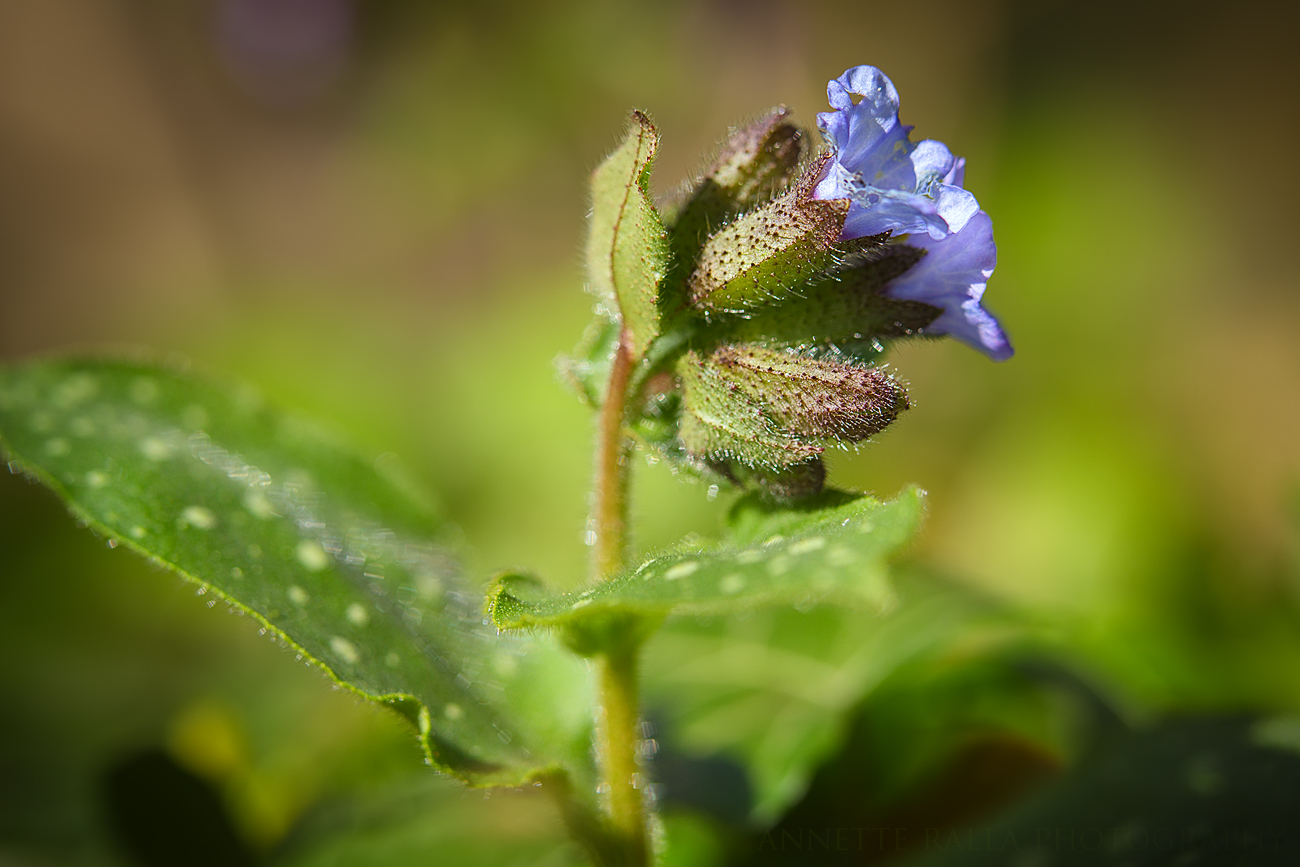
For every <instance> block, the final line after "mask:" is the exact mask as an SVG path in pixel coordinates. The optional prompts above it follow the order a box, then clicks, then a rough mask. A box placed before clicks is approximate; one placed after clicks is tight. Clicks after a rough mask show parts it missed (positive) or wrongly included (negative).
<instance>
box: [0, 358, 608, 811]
mask: <svg viewBox="0 0 1300 867" xmlns="http://www.w3.org/2000/svg"><path fill="white" fill-rule="evenodd" d="M0 439H2V440H3V444H4V446H5V448H6V449H7V450H8V451H9V453H10V456H11V462H10V469H11V470H12V471H25V472H27V473H28V474H30V475H32V476H35V477H36V478H38V479H39V480H40V481H42V482H44V483H45V484H46V485H48V486H49V487H50V488H51V489H53V490H54V491H55V493H56V494H58V495H59V496H60V497H61V498H62V499H63V500H65V501H66V503H67V505H68V506H69V508H70V509H71V510H72V511H73V513H74V514H75V515H76V516H77V517H78V518H79V519H80V520H81V521H82V522H84V523H85V524H87V525H89V526H90V527H91V528H93V529H94V530H95V531H97V532H98V533H100V534H102V535H104V536H107V537H108V538H109V540H110V543H111V544H121V545H123V546H125V547H128V548H132V549H134V550H136V551H138V552H140V553H141V554H144V555H145V556H147V557H149V558H150V559H152V560H153V561H154V562H156V563H158V564H159V565H161V566H164V567H166V568H168V569H171V570H174V571H176V572H178V573H180V574H181V575H182V576H184V577H185V578H187V579H189V580H191V581H194V582H196V583H197V584H199V592H200V593H201V594H206V595H208V596H209V598H210V600H211V601H210V603H209V604H215V603H216V602H217V601H218V600H224V601H225V602H227V603H229V604H230V605H232V606H233V607H234V608H235V609H236V610H237V611H239V612H241V613H245V614H249V615H251V616H252V617H253V618H254V619H255V620H257V621H259V622H260V623H261V624H262V628H263V630H264V631H266V630H269V631H271V632H272V633H273V634H274V635H276V636H278V637H279V638H280V640H282V641H283V642H284V643H286V644H288V645H291V646H293V647H294V648H295V649H296V650H297V651H298V652H299V653H301V654H302V655H303V656H304V657H306V658H307V659H308V660H309V661H311V662H314V663H316V664H318V665H320V666H321V667H322V668H324V669H325V670H326V671H327V672H328V673H329V674H330V675H331V676H332V677H334V678H335V679H336V680H337V681H338V682H339V683H341V684H343V685H344V686H346V687H348V688H350V689H353V690H355V691H356V692H358V693H360V694H362V695H363V696H365V697H367V698H369V699H372V700H374V701H377V702H380V703H383V704H385V705H388V706H390V707H392V708H394V709H396V710H398V711H399V712H400V713H402V714H403V715H405V716H406V717H407V718H408V719H410V720H411V721H412V722H413V723H414V724H415V725H416V726H417V727H418V728H419V731H420V735H421V740H422V742H423V744H424V746H425V748H426V751H427V754H428V757H429V759H430V761H431V762H432V763H433V764H435V765H436V766H438V767H439V768H441V769H443V770H445V771H448V772H450V773H452V774H455V775H456V776H458V777H460V778H461V779H463V780H465V781H467V782H471V783H474V784H482V785H494V784H518V783H521V782H524V781H526V780H528V779H532V778H535V777H536V776H538V775H539V774H541V773H544V772H547V771H548V770H551V769H556V768H560V767H565V768H569V769H571V770H574V771H576V773H577V775H578V777H579V779H583V780H585V779H586V776H587V775H588V774H590V768H589V764H590V763H589V760H588V759H587V754H588V749H589V748H588V744H589V732H588V728H589V724H588V721H587V720H586V719H585V715H586V714H585V710H584V709H583V701H584V700H585V697H586V696H588V695H589V691H590V684H589V683H588V676H587V674H586V672H585V671H584V670H583V669H582V668H581V667H580V665H579V664H578V663H577V662H576V660H573V659H571V658H570V657H568V656H567V654H565V653H564V652H563V651H562V650H560V649H559V648H557V647H556V646H555V645H554V644H553V643H551V642H549V641H547V640H546V639H545V638H544V637H541V636H533V637H531V638H530V639H528V640H526V641H524V642H520V641H518V640H515V639H513V638H511V639H505V640H503V638H501V637H498V636H497V635H496V633H495V631H494V630H491V629H490V628H487V627H485V626H484V625H483V624H482V622H481V619H482V616H481V614H480V611H479V606H478V605H477V604H476V599H477V598H478V597H477V594H475V593H474V591H473V590H472V589H471V588H470V587H469V586H468V585H466V584H465V582H464V581H463V580H462V579H461V577H460V575H459V572H458V567H457V565H456V563H455V561H454V560H453V559H452V558H451V556H450V554H449V551H448V550H447V548H446V547H444V546H442V545H440V544H439V543H438V541H437V540H438V529H439V527H440V522H439V520H438V519H437V518H436V516H435V514H434V513H433V511H432V510H431V509H430V508H429V507H428V506H427V505H423V504H421V503H420V502H419V501H418V499H415V498H413V496H412V495H411V492H410V491H411V489H410V486H409V485H407V484H406V483H405V482H404V481H402V478H401V476H400V475H398V474H397V473H396V472H395V471H394V469H393V468H392V467H391V465H390V464H388V463H385V462H377V463H374V462H371V461H369V460H365V459H363V458H361V457H359V456H358V455H357V454H355V453H354V452H353V451H351V450H350V449H349V448H347V447H346V446H345V445H343V444H341V443H340V442H339V441H337V440H336V439H335V438H334V437H331V436H329V435H328V434H325V433H323V432H322V431H320V430H319V429H318V428H316V427H314V426H312V425H310V424H307V423H305V422H303V421H301V420H299V419H297V418H294V417H292V416H290V415H286V414H284V413H282V412H279V411H277V410H275V409H274V408H271V407H268V406H266V405H265V404H264V403H263V402H262V400H261V399H260V398H259V397H258V395H257V394H256V393H255V392H254V391H252V390H251V389H249V388H246V387H230V386H226V385H221V384H216V383H213V382H209V381H206V380H204V379H201V378H197V377H194V376H192V375H189V374H187V373H185V372H182V371H180V370H178V369H175V368H163V367H159V366H155V365H150V364H146V363H135V362H122V361H94V360H73V361H51V362H43V363H35V364H30V365H26V366H20V367H12V368H7V369H3V370H0ZM539 683H545V684H547V688H546V689H537V685H538V684H539ZM575 708H576V709H575Z"/></svg>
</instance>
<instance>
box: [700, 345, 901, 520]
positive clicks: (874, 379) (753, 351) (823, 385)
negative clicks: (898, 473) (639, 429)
mask: <svg viewBox="0 0 1300 867" xmlns="http://www.w3.org/2000/svg"><path fill="white" fill-rule="evenodd" d="M678 371H679V373H680V376H681V380H682V387H683V393H684V407H683V412H682V418H681V426H680V434H679V435H680V437H681V441H682V444H683V446H684V447H685V449H686V452H687V453H688V454H689V455H691V456H692V457H693V458H694V459H695V460H697V461H698V462H699V463H701V464H702V465H704V466H707V467H710V468H712V469H714V470H715V471H718V472H721V473H722V474H723V475H724V476H727V477H728V478H731V479H733V480H735V481H745V480H748V481H751V482H753V483H755V484H759V485H762V486H763V487H767V488H768V489H769V490H772V491H774V492H776V491H780V490H784V491H786V492H787V493H786V494H785V495H784V496H785V497H786V498H789V497H792V496H799V495H802V494H800V492H803V491H810V493H816V490H819V489H820V486H821V483H820V478H821V476H823V475H824V473H823V472H822V470H821V468H820V467H819V466H814V465H813V463H812V462H813V460H814V459H815V458H816V457H817V456H818V455H820V454H821V453H822V452H823V451H825V449H826V448H827V447H828V446H831V445H836V444H842V443H854V442H860V441H861V440H864V439H866V438H868V437H870V436H872V435H873V434H876V433H878V432H879V431H881V430H883V429H884V428H885V427H886V426H888V425H889V424H890V423H891V422H893V420H894V419H895V418H897V417H898V414H899V413H900V412H902V411H903V410H905V409H907V405H908V404H907V395H906V393H905V392H904V390H903V388H902V386H901V385H900V384H899V383H898V382H897V381H896V380H895V379H894V378H893V377H892V376H890V375H889V374H887V373H885V372H884V371H882V370H881V369H880V368H878V367H862V366H857V365H852V364H846V363H842V362H837V361H832V360H828V359H825V358H815V357H811V356H808V355H803V354H798V353H795V352H790V351H782V350H776V349H769V348H767V347H763V346H758V345H740V346H736V345H724V346H719V347H718V348H716V349H715V350H713V352H711V353H709V354H708V355H701V354H700V353H699V352H697V351H694V350H692V351H689V352H687V353H686V354H685V355H684V356H683V357H682V359H681V362H680V363H679V364H678ZM734 464H738V465H739V467H741V468H743V469H737V468H735V467H734V466H733V465H734ZM795 467H801V468H802V469H801V470H800V471H799V472H796V473H791V472H788V471H790V470H791V469H792V468H795ZM746 471H748V472H746ZM782 474H784V475H782Z"/></svg>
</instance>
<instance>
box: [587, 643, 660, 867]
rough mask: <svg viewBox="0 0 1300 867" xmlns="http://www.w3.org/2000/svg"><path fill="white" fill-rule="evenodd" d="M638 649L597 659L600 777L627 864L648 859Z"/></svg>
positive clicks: (636, 864) (640, 866)
mask: <svg viewBox="0 0 1300 867" xmlns="http://www.w3.org/2000/svg"><path fill="white" fill-rule="evenodd" d="M636 655H637V650H636V649H632V650H629V651H626V652H621V653H612V652H611V653H608V654H606V655H604V656H602V657H601V658H600V661H599V671H600V694H601V703H602V705H603V709H604V718H603V719H602V720H601V725H600V734H599V738H600V740H599V746H598V749H599V751H600V759H601V768H600V772H601V778H602V781H603V782H604V784H605V785H606V786H608V787H609V791H608V792H607V793H606V798H607V800H606V803H607V804H608V808H609V818H610V823H611V824H612V825H613V829H612V830H613V831H614V833H615V835H616V836H617V837H618V838H619V839H621V840H622V841H623V843H624V851H625V852H626V853H627V854H626V856H625V857H626V859H627V860H626V862H625V863H626V864H627V865H628V867H643V865H645V864H646V863H647V862H648V861H649V846H648V843H647V840H646V821H645V806H644V804H643V803H642V799H641V791H642V788H643V787H642V786H638V785H637V783H638V782H639V777H640V766H639V765H638V764H637V749H636V748H637V741H638V728H639V726H640V714H639V709H638V707H637V682H636V678H637V664H636V662H637V660H636Z"/></svg>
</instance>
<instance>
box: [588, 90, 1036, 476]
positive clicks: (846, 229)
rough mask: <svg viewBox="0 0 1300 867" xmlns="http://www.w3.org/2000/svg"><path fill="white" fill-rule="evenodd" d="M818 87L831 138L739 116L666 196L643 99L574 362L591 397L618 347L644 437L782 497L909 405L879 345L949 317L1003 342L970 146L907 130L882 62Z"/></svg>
mask: <svg viewBox="0 0 1300 867" xmlns="http://www.w3.org/2000/svg"><path fill="white" fill-rule="evenodd" d="M827 93H828V96H829V99H830V104H831V107H832V109H833V110H832V111H829V112H824V113H822V114H819V115H818V116H817V125H818V127H819V128H820V130H821V132H822V135H823V137H824V139H825V141H826V144H827V145H828V148H827V149H825V150H823V151H822V152H820V153H819V154H817V155H815V156H813V157H811V158H810V157H809V156H808V155H807V154H806V153H805V149H806V145H807V136H806V135H805V134H804V133H803V132H802V131H801V130H800V129H799V128H798V127H797V126H795V125H794V124H792V123H791V122H790V121H789V119H788V117H787V112H786V111H785V109H776V110H774V111H772V112H770V113H769V114H768V115H766V116H765V117H763V118H760V119H759V120H757V121H755V122H754V123H752V124H750V125H748V126H746V127H743V128H741V129H739V130H736V131H734V132H733V133H732V134H731V136H730V137H729V138H728V139H727V140H726V141H724V142H723V144H722V147H721V149H720V152H719V155H718V157H717V159H716V161H715V162H714V163H713V165H712V166H711V167H710V168H709V169H708V170H707V171H706V172H704V174H703V175H702V176H701V177H700V178H699V179H697V181H696V182H695V183H694V184H693V185H692V186H691V187H690V188H689V189H688V190H687V191H686V193H685V194H684V196H683V198H682V200H681V201H680V202H678V203H676V204H675V205H674V206H673V207H672V208H671V209H668V210H667V213H666V216H661V214H660V211H659V209H657V208H656V207H655V205H654V204H653V202H652V201H651V199H650V197H649V190H648V183H647V182H648V177H649V172H650V168H651V165H652V162H653V158H654V154H655V151H656V149H657V146H658V135H657V132H656V131H655V129H654V126H653V125H652V124H651V123H650V121H649V119H648V118H646V117H645V116H644V115H642V114H640V113H634V114H633V127H632V129H631V130H630V131H629V133H628V136H627V138H626V139H625V140H624V143H623V145H622V146H621V147H620V149H619V150H618V151H616V152H615V153H614V154H613V155H611V157H610V158H609V159H608V160H607V161H606V162H605V163H604V164H603V165H602V166H601V168H599V169H597V171H596V173H595V174H594V175H593V181H592V184H593V205H592V208H593V211H592V233H591V236H590V238H589V241H588V265H589V272H588V273H589V277H590V280H591V283H592V285H593V286H594V287H595V288H596V290H597V291H598V292H599V293H600V294H601V295H602V296H603V297H604V298H605V301H606V303H605V304H604V305H603V306H604V308H605V309H607V310H609V311H610V318H609V319H608V320H607V321H604V322H603V323H600V324H598V327H597V328H596V329H595V330H594V331H593V333H592V339H591V341H590V343H589V345H588V346H587V347H585V348H584V349H583V350H582V352H581V355H580V358H582V359H583V360H582V361H581V362H580V363H578V364H576V365H574V366H573V367H572V368H571V372H572V373H574V374H575V376H574V379H575V381H577V382H578V384H579V386H580V387H581V389H582V391H583V393H584V394H586V395H587V396H588V397H589V398H590V399H592V400H593V402H596V403H600V402H601V401H602V399H603V398H602V397H601V394H602V392H603V391H604V390H605V389H604V385H603V383H604V382H606V381H613V380H615V379H617V378H616V377H613V376H612V374H611V373H609V371H610V370H611V369H612V368H611V366H610V365H611V364H612V363H613V359H614V358H615V357H620V358H622V360H623V362H624V363H626V364H628V365H629V366H630V368H631V370H630V371H629V372H628V373H627V377H628V379H627V383H628V389H629V391H628V394H629V395H630V402H629V403H628V404H627V409H628V412H627V415H626V417H627V419H628V420H629V422H630V426H631V429H632V430H633V431H634V432H635V433H636V434H638V435H639V436H640V437H641V439H642V440H643V441H644V442H646V443H647V444H649V445H651V446H654V447H656V448H657V449H658V450H659V451H661V452H663V453H664V454H666V455H667V456H668V457H669V458H670V459H673V460H676V461H677V462H679V463H681V464H684V465H687V466H690V467H693V468H695V469H698V470H701V471H703V472H705V473H709V474H712V475H714V476H715V477H719V476H720V477H721V478H724V479H727V480H730V481H732V482H735V483H738V484H740V485H742V486H746V487H754V488H759V489H763V490H766V491H768V492H769V493H770V494H772V495H773V496H776V497H779V498H783V499H799V498H802V497H806V496H809V495H811V494H813V493H816V492H817V491H819V490H820V489H821V487H822V483H823V480H824V476H825V470H824V467H823V465H822V460H821V456H822V454H823V452H824V451H825V450H826V449H827V448H831V447H844V446H848V445H852V444H854V443H858V442H861V441H863V440H865V439H867V438H868V437H870V436H872V435H874V434H876V433H877V432H879V431H881V430H883V429H884V428H885V427H886V426H887V425H889V424H890V423H891V422H893V420H894V419H895V418H896V417H897V415H898V414H899V413H900V412H902V411H903V410H905V409H907V407H908V400H907V395H906V393H905V391H904V389H903V386H902V384H901V383H900V382H899V381H898V380H897V379H896V378H895V377H894V376H893V375H892V374H891V373H889V372H888V371H886V370H885V369H884V368H883V366H882V365H881V364H880V363H879V361H880V357H881V355H882V354H883V353H884V351H885V349H886V347H887V345H888V344H889V343H890V342H891V341H893V340H896V339H900V338H906V337H914V336H931V337H937V336H942V335H950V336H952V337H954V338H956V339H957V340H960V341H962V342H964V343H967V344H969V345H971V346H973V347H975V348H976V349H978V350H980V351H982V352H984V353H985V354H986V355H988V356H989V357H991V358H993V359H995V360H999V361H1001V360H1004V359H1006V358H1009V357H1010V356H1011V354H1012V350H1011V345H1010V342H1009V341H1008V340H1007V337H1006V335H1005V334H1004V333H1003V331H1002V328H1001V327H1000V326H999V325H998V322H997V320H996V319H994V318H993V316H992V315H991V314H989V312H988V311H987V310H985V309H984V308H983V306H982V303H981V302H982V298H983V293H984V289H985V286H986V285H987V282H988V279H989V277H990V276H991V275H992V273H993V268H994V264H995V262H996V258H997V252H996V248H995V246H994V243H993V229H992V221H991V220H990V219H989V216H988V215H987V214H986V213H984V211H982V210H980V207H979V203H978V202H977V201H976V199H975V196H974V195H972V194H971V193H970V192H969V191H967V190H966V189H965V188H964V187H963V181H964V177H963V176H964V171H965V160H963V159H961V158H958V157H955V156H954V155H953V154H952V152H951V151H950V150H949V149H948V148H947V147H946V146H945V145H944V144H942V143H941V142H937V141H929V140H927V141H921V142H915V143H914V142H912V141H911V140H910V138H909V133H910V132H911V127H908V126H905V125H903V124H902V123H900V122H899V119H898V104H899V101H898V93H897V91H896V90H895V89H894V85H893V83H892V82H890V80H889V79H888V78H887V77H886V76H885V75H884V74H883V73H882V72H880V70H878V69H876V68H874V67H871V66H859V67H855V68H853V69H850V70H848V71H846V72H845V73H844V74H843V75H841V76H840V77H839V78H837V79H835V80H833V81H831V82H830V83H829V85H828V87H827ZM855 97H857V99H856V101H855ZM620 352H621V353H622V355H621V356H620V355H618V353H620Z"/></svg>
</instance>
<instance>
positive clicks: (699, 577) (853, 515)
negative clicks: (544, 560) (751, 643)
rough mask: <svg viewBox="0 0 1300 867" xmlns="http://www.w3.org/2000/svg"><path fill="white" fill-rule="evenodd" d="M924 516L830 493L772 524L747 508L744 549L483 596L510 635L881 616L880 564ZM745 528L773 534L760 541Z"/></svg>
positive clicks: (658, 560)
mask: <svg viewBox="0 0 1300 867" xmlns="http://www.w3.org/2000/svg"><path fill="white" fill-rule="evenodd" d="M923 507H924V495H923V493H922V492H921V491H919V490H918V489H916V488H910V489H908V490H906V491H904V492H903V493H902V494H900V495H899V496H898V497H897V498H895V499H893V500H890V501H888V502H881V501H879V500H876V499H874V498H872V497H866V496H862V497H852V496H850V495H846V494H842V493H839V492H828V493H827V494H825V495H823V497H822V498H820V499H819V500H818V501H817V503H816V504H815V505H812V506H809V507H805V508H803V509H800V510H796V511H789V510H778V511H776V512H775V513H774V514H775V517H773V515H772V514H770V513H768V512H767V511H766V510H764V509H763V508H762V507H760V506H758V505H757V503H756V501H750V502H748V503H745V504H743V507H742V509H741V517H740V520H741V523H742V525H743V526H744V528H745V529H742V533H741V535H740V537H739V538H740V540H742V541H738V542H736V543H732V544H724V545H719V546H714V547H707V548H700V549H698V550H685V551H678V552H674V553H671V554H665V555H662V556H658V557H652V558H650V559H649V560H646V561H645V562H644V563H642V564H641V565H640V566H639V567H637V568H636V569H635V570H632V571H628V572H625V573H623V574H621V575H619V576H617V577H615V578H613V579H611V580H609V581H606V582H604V583H602V584H600V585H598V586H596V587H592V588H590V589H588V590H585V591H582V592H575V593H569V594H565V595H562V596H549V597H548V596H544V595H542V594H541V593H540V592H539V590H538V587H537V586H536V584H534V583H533V582H530V581H528V580H526V579H524V578H523V577H521V576H517V575H506V576H503V577H501V578H498V579H497V581H496V582H495V584H494V586H493V588H492V590H491V591H489V595H488V605H489V612H490V614H491V617H492V620H493V621H494V622H495V623H496V625H497V626H499V627H501V628H503V629H515V628H521V627H529V626H565V625H572V626H583V624H584V623H593V624H594V623H599V622H601V621H602V620H605V619H608V618H609V617H618V616H626V615H629V614H634V615H661V614H666V613H668V612H671V611H677V612H680V613H694V614H702V613H722V612H727V611H738V610H745V609H751V608H755V607H758V606H764V605H789V604H796V605H807V604H813V603H815V602H818V601H820V600H825V599H828V598H834V599H836V600H837V601H843V602H847V603H849V604H856V605H859V606H863V607H866V608H868V609H870V610H875V611H884V610H887V609H888V608H889V606H890V605H891V604H893V602H894V594H893V591H892V590H891V589H890V585H889V582H888V580H887V577H886V569H885V567H886V563H887V561H888V559H889V558H890V557H891V556H893V555H894V554H896V553H897V552H898V551H899V550H900V549H901V548H902V547H903V546H904V545H905V544H906V543H907V542H908V541H909V540H910V539H911V538H912V535H913V534H914V533H915V531H916V529H917V527H918V526H919V524H920V521H921V516H922V512H923ZM748 510H757V514H758V515H759V517H753V516H751V515H750V513H749V511H748ZM752 527H759V528H763V527H767V528H778V527H779V528H780V529H773V532H771V533H770V534H767V535H765V536H763V537H762V538H759V536H757V535H752V534H751V533H750V530H751V529H752ZM584 628H585V627H584Z"/></svg>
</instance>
